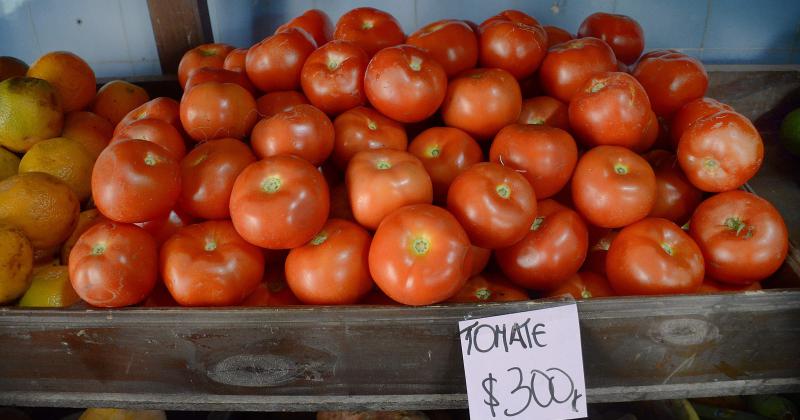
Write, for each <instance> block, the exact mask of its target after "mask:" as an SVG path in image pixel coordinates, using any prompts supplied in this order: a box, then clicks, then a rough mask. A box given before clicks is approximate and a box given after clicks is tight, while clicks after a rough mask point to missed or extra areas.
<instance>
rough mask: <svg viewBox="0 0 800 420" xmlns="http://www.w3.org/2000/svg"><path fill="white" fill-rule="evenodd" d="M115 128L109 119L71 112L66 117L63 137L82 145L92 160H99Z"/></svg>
mask: <svg viewBox="0 0 800 420" xmlns="http://www.w3.org/2000/svg"><path fill="white" fill-rule="evenodd" d="M113 133H114V126H113V125H111V123H110V122H108V120H107V119H105V118H103V117H101V116H99V115H97V114H95V113H93V112H88V111H76V112H70V113H69V114H67V115H65V116H64V131H62V132H61V137H66V138H68V139H72V140H75V141H77V142H78V143H80V144H82V145H83V147H84V148H85V149H86V151H87V152H89V154H90V155H91V156H92V159H97V157H98V156H100V152H102V151H103V149H105V148H106V146H108V142H109V141H111V136H112V135H113Z"/></svg>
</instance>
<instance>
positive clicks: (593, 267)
mask: <svg viewBox="0 0 800 420" xmlns="http://www.w3.org/2000/svg"><path fill="white" fill-rule="evenodd" d="M590 228H591V226H590ZM590 231H591V230H590ZM618 233H619V231H616V230H612V231H609V232H608V233H606V234H605V235H603V236H601V237H600V238H598V239H597V240H594V241H591V242H590V245H591V246H590V247H589V253H588V254H587V256H586V261H585V262H584V263H583V267H582V268H581V269H582V270H588V271H591V272H593V273H597V274H599V275H601V276H603V277H604V278H605V276H606V255H607V254H608V248H610V247H611V243H612V242H613V241H614V238H616V237H617V234H618ZM590 239H591V237H590Z"/></svg>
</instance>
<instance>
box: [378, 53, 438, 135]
mask: <svg viewBox="0 0 800 420" xmlns="http://www.w3.org/2000/svg"><path fill="white" fill-rule="evenodd" d="M446 90H447V74H445V72H444V68H442V65H441V64H439V63H438V62H437V61H436V60H434V59H433V58H432V57H431V56H429V55H428V53H426V52H425V51H423V50H421V49H419V48H417V47H414V46H411V45H398V46H396V47H388V48H384V49H383V50H381V51H379V52H378V53H376V54H375V56H374V57H372V60H370V62H369V64H368V65H367V72H366V73H365V74H364V91H365V92H366V94H367V99H369V102H370V103H371V104H372V105H373V106H374V107H375V109H377V110H378V111H380V112H381V113H382V114H383V115H386V116H387V117H389V118H392V119H394V120H397V121H400V122H417V121H422V120H424V119H425V118H428V117H430V116H431V115H433V113H434V112H436V110H437V109H439V105H441V104H442V101H443V100H444V95H445V92H446Z"/></svg>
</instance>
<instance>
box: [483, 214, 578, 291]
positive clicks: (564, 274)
mask: <svg viewBox="0 0 800 420" xmlns="http://www.w3.org/2000/svg"><path fill="white" fill-rule="evenodd" d="M588 247H589V232H588V230H587V228H586V223H584V221H583V219H581V217H580V216H579V215H578V213H576V212H575V211H574V210H572V209H569V208H567V207H564V206H562V205H561V204H558V203H557V202H555V201H553V200H542V201H540V202H539V204H538V213H537V216H536V219H534V221H533V223H531V224H529V225H528V229H527V231H526V232H525V236H524V237H523V238H522V240H520V241H518V242H516V243H514V244H513V245H511V246H510V247H508V248H501V249H497V250H495V252H494V253H495V258H497V262H498V264H499V265H500V269H501V270H503V273H505V275H507V276H508V278H509V279H511V281H513V282H514V283H516V284H518V285H520V286H522V287H525V288H527V289H533V290H552V289H555V288H557V287H559V286H561V285H562V284H564V282H566V281H567V280H568V279H569V278H570V277H571V276H573V275H574V274H575V273H577V272H578V269H580V268H581V265H583V261H584V260H585V259H586V252H587V249H588Z"/></svg>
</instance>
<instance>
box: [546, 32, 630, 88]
mask: <svg viewBox="0 0 800 420" xmlns="http://www.w3.org/2000/svg"><path fill="white" fill-rule="evenodd" d="M609 71H617V59H616V57H614V51H612V50H611V47H609V46H608V44H606V43H605V42H603V41H601V40H599V39H597V38H581V39H574V40H571V41H567V42H562V43H561V44H558V45H554V46H553V47H552V48H550V51H549V53H548V54H547V56H546V57H545V58H544V61H542V65H541V67H540V68H539V80H540V81H541V83H542V88H544V91H545V92H547V94H548V95H549V96H552V97H554V98H556V99H558V100H559V101H562V102H570V101H571V100H572V97H573V96H574V95H575V94H576V93H577V92H578V90H580V88H581V86H583V84H584V83H585V82H586V79H588V78H590V77H592V76H593V75H594V74H595V73H604V72H609Z"/></svg>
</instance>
